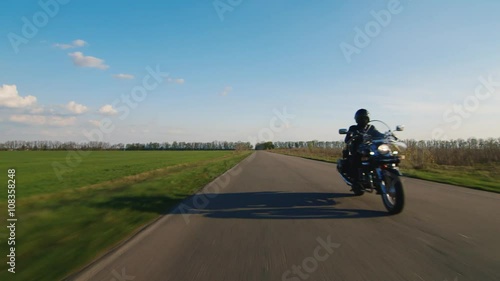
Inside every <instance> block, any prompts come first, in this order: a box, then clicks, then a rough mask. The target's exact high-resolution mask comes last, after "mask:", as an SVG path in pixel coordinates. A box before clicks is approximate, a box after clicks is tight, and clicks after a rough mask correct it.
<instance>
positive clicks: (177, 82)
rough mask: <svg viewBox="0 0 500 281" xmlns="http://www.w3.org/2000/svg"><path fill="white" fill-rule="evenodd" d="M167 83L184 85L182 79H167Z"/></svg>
mask: <svg viewBox="0 0 500 281" xmlns="http://www.w3.org/2000/svg"><path fill="white" fill-rule="evenodd" d="M167 82H168V83H175V84H184V82H185V80H184V79H182V78H170V77H169V78H167Z"/></svg>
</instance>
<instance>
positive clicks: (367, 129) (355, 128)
mask: <svg viewBox="0 0 500 281" xmlns="http://www.w3.org/2000/svg"><path fill="white" fill-rule="evenodd" d="M362 133H365V134H368V135H371V136H372V138H374V139H376V138H382V137H384V134H383V133H381V132H379V131H378V130H377V129H376V128H375V126H373V125H370V124H368V125H366V126H364V127H361V126H359V125H352V126H351V127H349V131H347V135H346V136H345V140H344V142H346V143H347V142H349V141H350V140H351V139H352V138H353V137H354V136H356V135H359V134H362ZM359 142H360V141H359Z"/></svg>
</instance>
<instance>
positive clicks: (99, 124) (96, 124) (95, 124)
mask: <svg viewBox="0 0 500 281" xmlns="http://www.w3.org/2000/svg"><path fill="white" fill-rule="evenodd" d="M89 123H90V124H92V125H94V126H96V127H99V126H101V121H99V120H89Z"/></svg>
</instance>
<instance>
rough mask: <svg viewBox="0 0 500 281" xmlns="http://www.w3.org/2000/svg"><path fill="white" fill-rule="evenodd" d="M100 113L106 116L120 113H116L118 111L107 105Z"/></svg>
mask: <svg viewBox="0 0 500 281" xmlns="http://www.w3.org/2000/svg"><path fill="white" fill-rule="evenodd" d="M99 113H101V114H104V115H115V114H117V113H118V111H116V109H114V108H113V106H112V105H110V104H107V105H104V106H102V107H101V108H99Z"/></svg>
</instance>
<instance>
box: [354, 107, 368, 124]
mask: <svg viewBox="0 0 500 281" xmlns="http://www.w3.org/2000/svg"><path fill="white" fill-rule="evenodd" d="M354 120H356V123H357V124H358V125H361V126H366V125H367V124H368V122H370V113H369V112H368V110H366V109H364V108H362V109H360V110H358V111H356V114H355V115H354Z"/></svg>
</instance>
